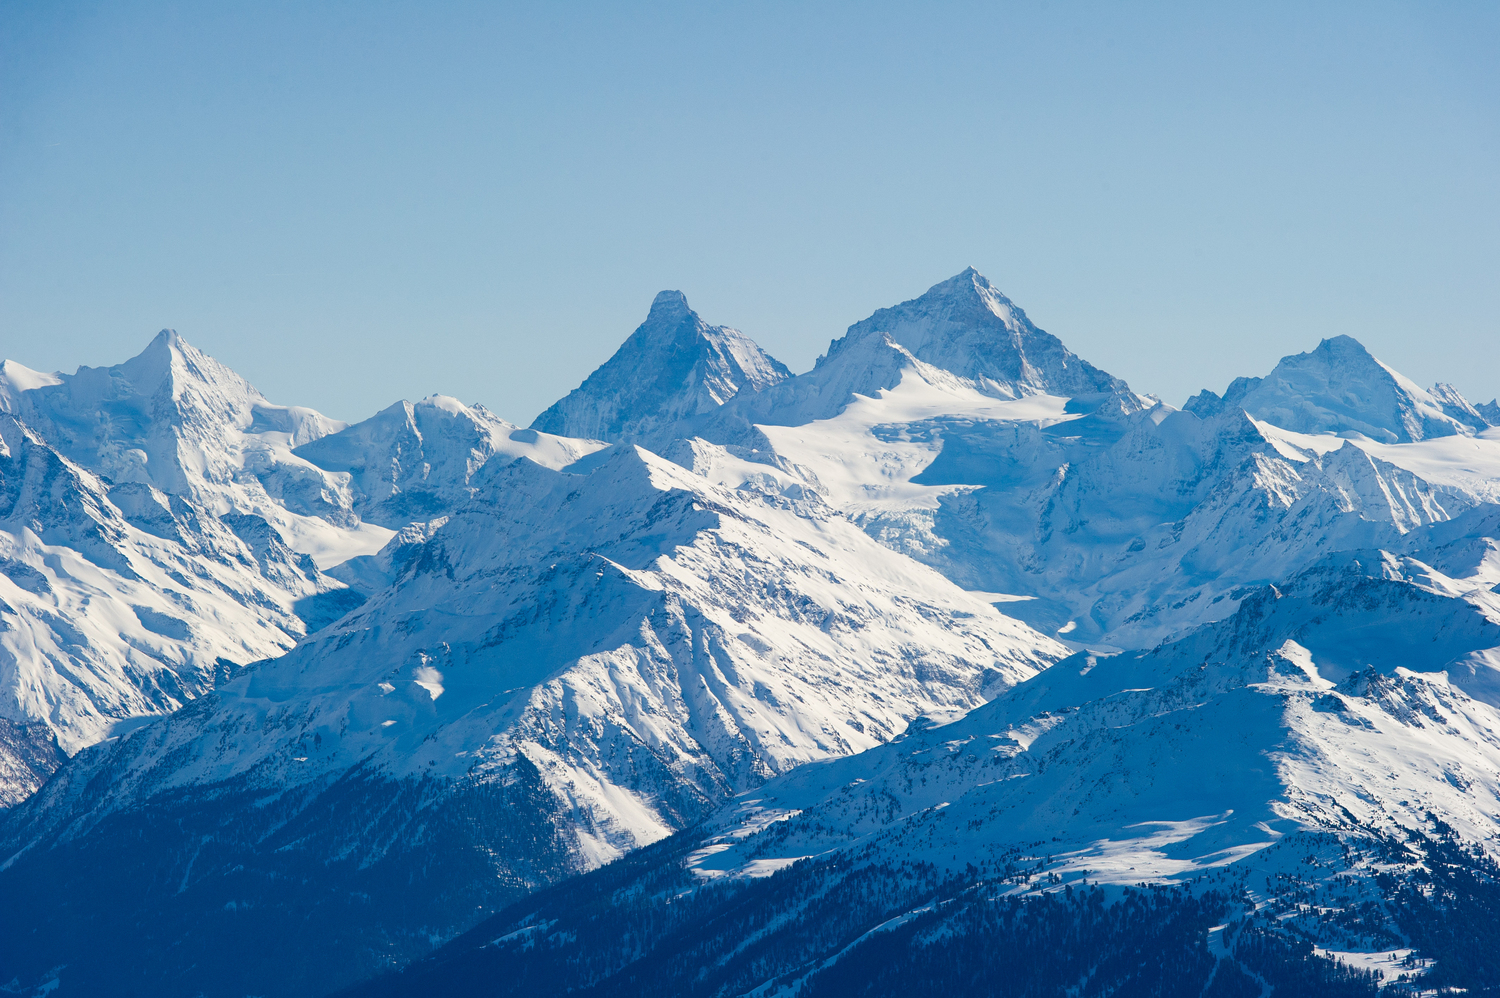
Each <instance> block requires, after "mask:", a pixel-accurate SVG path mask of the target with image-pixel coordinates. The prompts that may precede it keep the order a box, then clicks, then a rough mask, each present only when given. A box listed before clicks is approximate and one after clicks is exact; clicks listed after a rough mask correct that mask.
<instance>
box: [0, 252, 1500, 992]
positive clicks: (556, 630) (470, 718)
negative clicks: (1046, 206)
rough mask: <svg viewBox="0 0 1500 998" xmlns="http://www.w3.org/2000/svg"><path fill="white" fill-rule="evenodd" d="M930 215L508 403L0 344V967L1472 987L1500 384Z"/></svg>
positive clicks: (554, 988)
mask: <svg viewBox="0 0 1500 998" xmlns="http://www.w3.org/2000/svg"><path fill="white" fill-rule="evenodd" d="M1309 346H1310V347H1311V349H1309V350H1308V352H1306V353H1302V354H1297V355H1294V356H1289V357H1285V358H1283V359H1282V360H1281V361H1280V363H1279V364H1277V365H1276V366H1275V368H1274V369H1272V370H1271V371H1270V372H1269V373H1267V374H1265V375H1264V376H1263V377H1243V378H1238V379H1236V380H1235V381H1234V382H1233V383H1232V384H1230V385H1229V386H1227V388H1226V389H1225V390H1224V391H1223V393H1222V394H1221V393H1218V392H1215V391H1212V390H1204V391H1203V392H1200V393H1199V394H1198V395H1195V396H1194V397H1193V398H1192V399H1190V400H1189V401H1188V402H1187V404H1186V405H1185V406H1184V407H1183V408H1182V409H1175V408H1173V407H1171V406H1169V405H1166V404H1164V403H1163V402H1161V401H1160V400H1158V399H1156V398H1155V397H1153V396H1150V395H1142V394H1137V393H1136V392H1135V391H1133V390H1132V389H1131V388H1130V386H1128V385H1127V384H1126V383H1125V382H1123V381H1121V380H1120V379H1119V378H1116V377H1113V376H1112V375H1110V374H1107V373H1106V372H1104V371H1101V370H1099V369H1098V368H1096V367H1094V366H1093V365H1091V364H1089V363H1088V362H1087V361H1085V360H1083V359H1081V358H1079V357H1078V356H1076V355H1075V354H1073V353H1072V352H1071V351H1069V350H1068V349H1067V347H1065V346H1064V345H1063V343H1062V342H1061V341H1059V340H1058V339H1057V338H1056V337H1054V336H1052V335H1050V334H1049V333H1047V332H1045V331H1043V330H1041V329H1039V328H1037V327H1036V326H1035V325H1034V324H1033V323H1032V322H1031V321H1030V320H1029V319H1028V318H1027V317H1026V315H1025V313H1024V312H1023V311H1022V310H1021V309H1020V308H1019V307H1018V306H1016V305H1015V304H1014V303H1012V302H1011V301H1010V300H1009V299H1007V298H1006V297H1005V296H1004V295H1003V294H1001V293H1000V292H999V291H998V290H997V289H996V288H995V287H993V286H992V285H991V284H990V283H989V282H988V281H987V280H986V279H985V278H984V277H983V276H981V275H980V274H978V273H977V272H975V271H973V270H972V269H971V270H966V271H964V272H963V273H961V274H959V275H957V276H956V277H953V278H952V279H950V280H947V281H944V282H943V283H941V284H938V285H936V286H934V287H933V288H931V289H930V290H929V291H927V292H926V293H925V294H923V295H921V296H920V297H918V298H915V299H913V300H910V301H906V302H903V303H901V304H899V305H896V306H894V307H891V308H886V309H881V310H880V311H878V312H876V313H875V314H874V315H872V316H870V317H869V318H868V319H865V320H863V321H861V322H857V323H855V324H854V325H853V326H851V327H849V329H848V331H847V333H846V334H845V335H844V336H842V337H840V338H838V339H835V340H834V341H833V342H832V343H831V344H830V346H829V348H828V351H827V352H826V353H825V354H824V355H823V356H822V357H820V358H819V359H818V361H817V363H816V365H815V366H814V367H813V369H812V370H811V371H808V372H805V373H802V374H796V375H794V374H793V373H792V372H790V371H789V370H788V369H787V368H786V367H785V366H784V365H783V364H781V363H780V362H778V361H777V360H775V359H774V358H772V357H771V356H769V355H768V354H767V353H766V352H765V351H764V350H762V349H761V348H760V347H759V346H758V345H757V344H756V343H755V342H753V341H752V340H751V339H750V338H749V337H747V336H746V335H745V334H743V333H741V332H739V331H738V330H735V329H732V328H729V327H727V326H715V325H710V324H708V323H707V322H705V321H703V320H702V319H700V318H699V316H698V315H697V314H696V313H695V312H693V311H692V309H691V308H690V307H689V305H688V301H687V299H686V298H685V297H684V295H683V294H682V293H680V292H677V291H664V292H662V293H661V294H659V295H657V297H656V299H655V300H654V301H653V302H652V304H651V307H650V311H649V314H648V315H647V317H646V319H645V321H644V322H643V323H642V324H641V326H640V327H639V328H637V329H636V330H635V331H634V332H633V333H632V334H631V335H630V336H629V337H628V338H627V339H626V340H625V342H624V345H623V346H622V347H621V348H620V350H619V351H618V352H617V353H616V354H615V355H614V356H613V357H612V358H610V359H609V360H607V361H606V362H605V363H604V364H603V365H602V366H600V367H599V368H598V369H597V370H596V371H595V372H594V373H593V374H592V375H590V376H589V377H588V378H587V379H586V380H585V381H584V382H583V383H582V384H581V385H580V386H579V387H578V388H577V389H576V390H574V391H573V392H571V393H569V394H568V395H567V396H565V397H564V398H562V399H560V400H558V401H557V402H556V403H555V404H554V405H552V406H551V407H550V408H548V409H547V410H546V411H545V412H544V413H542V415H541V416H539V417H538V418H537V419H536V420H535V422H534V423H533V424H532V425H531V426H530V427H522V426H519V425H516V424H512V423H509V422H507V421H505V420H504V419H501V418H500V417H498V416H496V415H495V414H493V413H491V412H490V411H489V410H487V409H485V408H484V407H482V406H479V405H465V404H463V403H461V402H459V401H458V400H456V399H453V398H449V397H445V396H431V397H428V398H425V399H422V400H421V401H418V402H408V401H401V402H397V403H395V404H394V405H392V406H390V407H389V408H386V409H385V410H383V411H381V412H379V413H377V414H376V415H374V416H372V417H370V418H369V419H367V420H365V421H363V422H360V423H356V424H353V425H346V424H343V423H340V422H338V421H335V420H331V419H328V418H326V417H324V416H322V415H320V414H319V413H317V412H315V411H313V410H311V409H307V408H301V407H296V406H285V405H278V404H274V403H272V402H270V401H268V400H267V399H266V398H264V397H263V396H262V395H261V394H260V392H259V391H257V390H256V389H255V388H254V387H253V386H251V385H250V384H248V383H247V382H246V381H245V380H244V379H243V378H241V377H239V376H238V375H236V374H235V373H234V372H233V371H230V370H229V369H227V368H226V367H224V366H223V365H221V364H219V363H218V362H216V361H215V360H213V359H212V358H210V357H208V356H207V355H205V354H204V353H202V352H201V351H199V350H197V349H196V348H194V347H193V346H191V345H189V344H188V343H187V342H186V341H184V340H183V339H182V338H180V337H179V336H177V334H175V333H173V332H171V331H163V332H162V333H161V334H160V335H158V336H157V337H156V338H155V339H154V340H152V342H151V343H150V344H149V345H148V346H147V347H146V349H145V351H144V352H143V353H141V354H140V355H139V356H137V357H135V358H134V359H131V360H128V361H126V362H124V363H121V364H118V365H116V366H113V367H106V368H87V367H85V368H81V369H79V371H78V372H77V373H75V374H72V375H67V374H60V373H54V374H47V373H41V372H37V371H33V370H31V369H29V368H26V367H24V366H22V365H21V364H19V363H17V362H15V361H9V360H7V361H5V363H4V366H3V368H0V994H14V995H59V996H68V995H153V996H154V995H166V996H178V995H181V996H195V995H209V996H215V998H218V996H225V998H228V996H234V998H238V996H242V995H274V996H291V995H320V994H332V993H344V994H350V995H370V996H374V995H391V996H395V995H434V994H463V995H470V994H472V995H488V994H495V995H517V996H519V995H527V996H546V995H561V994H571V993H578V994H585V995H594V996H603V995H645V994H651V995H725V996H729V995H756V996H771V995H792V994H796V995H803V996H816V995H847V994H860V995H902V996H907V995H925V994H933V995H939V994H941V995H944V996H947V998H952V996H954V995H964V994H985V995H988V994H1007V995H1008V994H1014V995H1018V996H1019V995H1053V994H1055V995H1058V996H1068V998H1085V996H1091V995H1117V994H1118V995H1135V994H1141V995H1146V994H1151V995H1174V996H1175V995H1181V996H1183V998H1206V996H1212V998H1220V996H1231V998H1241V996H1242V998H1267V996H1268V995H1270V994H1272V993H1277V994H1284V995H1285V996H1293V995H1300V994H1303V993H1306V994H1314V993H1316V994H1318V995H1320V996H1327V995H1330V994H1337V995H1365V994H1369V995H1374V994H1377V993H1378V992H1380V991H1386V992H1389V993H1391V994H1392V995H1395V994H1403V995H1405V994H1417V993H1424V992H1425V993H1434V992H1436V993H1443V992H1452V993H1459V992H1463V993H1473V994H1484V993H1491V992H1493V993H1500V865H1497V864H1500V403H1497V402H1493V401H1492V402H1489V403H1479V404H1476V403H1473V402H1471V401H1469V400H1467V399H1465V398H1464V397H1463V396H1462V395H1461V394H1460V393H1459V392H1458V391H1457V390H1456V389H1454V388H1453V387H1452V386H1451V385H1446V384H1438V385H1435V386H1433V387H1432V388H1427V389H1424V388H1422V387H1420V386H1419V385H1417V384H1416V383H1414V382H1412V381H1411V380H1410V379H1408V378H1406V377H1404V376H1403V375H1401V374H1399V373H1398V372H1396V371H1394V370H1392V369H1391V368H1390V367H1388V366H1386V365H1385V364H1383V363H1381V362H1380V361H1379V360H1377V359H1376V358H1375V357H1373V356H1372V355H1371V354H1370V353H1369V352H1368V351H1367V350H1366V349H1365V348H1364V347H1363V346H1362V345H1361V344H1360V343H1359V342H1357V341H1356V340H1354V339H1351V338H1349V337H1347V336H1340V337H1334V338H1331V339H1324V340H1322V341H1321V342H1318V343H1316V344H1314V343H1309Z"/></svg>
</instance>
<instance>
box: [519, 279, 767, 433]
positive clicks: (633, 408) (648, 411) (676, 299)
mask: <svg viewBox="0 0 1500 998" xmlns="http://www.w3.org/2000/svg"><path fill="white" fill-rule="evenodd" d="M788 377H790V374H789V372H788V371H787V369H786V368H785V367H784V366H782V364H781V362H780V361H778V360H776V359H775V358H773V357H772V356H771V355H769V354H767V353H766V352H765V351H764V350H762V349H761V348H760V347H759V346H757V345H756V344H755V343H754V342H753V341H752V340H751V339H750V338H749V337H747V336H745V334H744V333H741V332H740V331H739V330H737V329H730V328H729V327H728V326H710V325H708V324H707V323H705V322H704V321H703V320H702V319H700V318H698V313H696V312H694V311H693V310H692V309H690V308H688V303H687V298H686V297H684V296H683V294H682V292H681V291H663V292H662V293H661V294H659V295H657V296H656V300H655V301H653V302H652V303H651V312H650V314H649V315H647V316H646V321H645V322H643V323H641V325H640V326H639V327H638V328H637V329H636V331H635V332H634V333H631V334H630V338H629V339H627V340H626V341H625V343H624V345H623V346H621V347H620V349H619V350H618V351H616V352H615V355H614V356H613V357H611V358H610V359H609V360H608V361H606V362H605V363H604V364H603V365H601V366H600V368H599V369H598V370H597V371H595V372H594V373H593V374H591V375H589V376H588V378H587V379H586V380H585V381H584V382H583V384H582V385H580V386H578V387H577V388H576V389H574V390H573V391H572V392H570V393H569V394H568V395H567V396H565V397H564V398H562V399H560V400H558V401H557V402H556V403H554V404H553V405H552V406H551V408H549V409H548V410H547V411H546V412H544V413H542V414H541V415H540V416H538V417H537V418H536V421H535V422H533V423H532V424H531V427H532V429H534V430H540V431H542V432H544V433H551V434H556V435H558V436H564V437H583V438H588V439H595V440H609V441H621V440H623V441H631V442H637V443H641V444H644V445H647V446H655V447H659V446H660V445H661V444H662V443H663V442H665V441H670V440H671V439H672V436H671V434H670V428H671V427H672V425H673V424H675V423H676V422H678V421H679V420H682V419H685V418H689V417H692V416H697V415H699V414H701V413H705V412H709V411H711V410H714V409H717V408H718V407H719V406H720V405H722V404H723V403H725V402H727V401H729V400H730V399H731V398H734V397H735V396H736V395H737V394H739V393H740V392H741V391H747V390H748V391H759V390H761V389H765V388H769V387H771V386H772V385H776V384H779V383H780V382H782V381H785V380H786V379H787V378H788ZM664 431H666V435H664Z"/></svg>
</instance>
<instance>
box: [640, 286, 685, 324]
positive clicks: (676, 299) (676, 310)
mask: <svg viewBox="0 0 1500 998" xmlns="http://www.w3.org/2000/svg"><path fill="white" fill-rule="evenodd" d="M690 311H692V310H691V309H690V308H688V300H687V295H685V294H683V293H682V292H681V291H662V292H660V293H658V294H657V296H656V297H655V298H653V299H652V300H651V314H650V316H649V317H648V318H647V321H648V322H649V321H650V320H651V319H666V318H673V317H677V316H683V315H687V314H688V313H689V312H690Z"/></svg>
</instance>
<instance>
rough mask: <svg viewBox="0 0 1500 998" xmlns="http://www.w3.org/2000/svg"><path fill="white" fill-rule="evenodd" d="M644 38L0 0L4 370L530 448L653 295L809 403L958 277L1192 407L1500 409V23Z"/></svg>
mask: <svg viewBox="0 0 1500 998" xmlns="http://www.w3.org/2000/svg"><path fill="white" fill-rule="evenodd" d="M544 7H545V8H546V9H542V8H544ZM633 7H635V5H626V4H614V5H604V4H597V5H596V4H575V5H562V4H554V5H542V4H533V5H527V6H526V7H520V6H516V7H511V6H507V5H503V4H494V3H475V4H466V3H442V2H423V3H403V4H393V3H377V2H370V0H362V2H352V3H319V4H306V3H279V2H274V0H257V2H254V3H233V2H223V3H220V2H214V3H206V2H194V3H176V4H172V3H163V4H150V3H132V2H113V3H70V2H65V0H48V2H36V3H31V2H24V0H0V354H4V355H5V356H9V357H12V358H14V359H16V360H19V361H21V362H22V363H25V364H27V365H29V366H32V367H37V368H42V369H46V370H51V369H64V370H72V369H73V368H74V367H76V366H77V365H79V364H81V363H87V364H91V365H99V364H107V363H114V362H117V361H119V360H122V359H124V358H125V357H128V356H130V355H132V354H134V353H136V352H138V351H139V350H140V349H141V348H142V347H143V346H144V345H145V344H146V342H147V341H148V340H149V339H150V338H151V336H152V335H153V334H154V333H155V332H156V331H157V330H158V329H160V328H162V327H164V326H172V327H174V328H176V329H177V330H178V331H179V332H181V333H182V334H183V335H184V336H185V337H186V338H187V339H188V340H189V341H191V342H193V343H196V344H198V345H199V346H201V347H203V348H204V349H206V350H208V351H209V352H210V353H212V354H214V355H215V356H217V357H219V358H220V359H221V360H223V361H225V362H226V363H228V364H230V365H231V366H233V367H235V368H236V369H238V370H239V371H241V372H242V373H243V374H245V375H246V376H247V377H249V378H250V379H251V380H252V381H253V382H255V383H256V384H257V385H258V386H259V387H260V388H261V389H262V390H263V391H264V392H265V393H266V394H267V395H268V396H269V397H270V398H272V399H273V400H275V401H279V402H285V403H294V404H303V405H312V406H315V407H317V408H320V409H322V410H324V411H325V412H327V413H328V414H329V415H332V416H336V417H339V418H342V419H348V420H354V419H359V418H363V417H364V416H366V415H369V414H370V413H372V412H374V411H375V410H377V409H379V408H381V407H383V406H385V405H387V404H389V403H391V402H393V401H395V400H396V399H398V398H402V397H406V398H417V397H420V396H422V395H425V394H428V393H431V392H443V393H446V394H452V395H457V396H459V397H461V398H463V399H464V400H465V401H479V402H483V403H485V404H486V405H488V406H489V407H490V408H492V409H494V410H495V411H496V412H498V413H499V414H500V415H502V416H505V417H506V418H509V419H512V420H515V421H517V422H521V423H526V422H529V421H530V419H531V418H532V417H533V416H534V415H535V414H536V413H537V412H538V411H539V410H541V409H542V408H543V407H544V406H546V405H547V404H548V403H550V402H551V401H552V400H553V399H554V398H556V397H558V396H560V395H562V394H563V393H565V392H566V391H568V390H569V389H571V388H572V387H573V386H575V385H576V384H577V383H578V382H579V381H580V380H581V379H582V378H583V377H584V376H585V375H587V374H588V372H589V371H590V370H592V369H593V368H594V367H595V366H597V365H598V364H599V363H601V362H602V361H603V360H604V359H605V358H606V357H607V356H608V355H609V353H610V352H611V351H612V350H613V349H614V348H615V347H616V346H617V345H618V343H619V342H620V341H621V340H622V339H623V338H624V337H625V336H626V335H628V333H629V332H630V330H631V329H633V328H634V327H635V326H636V325H637V324H638V323H639V322H640V321H641V319H642V318H644V316H645V312H646V309H647V307H648V305H649V303H650V301H651V298H652V296H653V295H654V294H655V293H656V292H657V291H659V290H661V289H663V288H678V289H681V290H683V291H684V292H686V294H687V296H688V300H689V301H690V302H691V303H692V305H693V306H694V307H695V308H696V309H697V310H698V311H699V313H700V314H701V315H703V317H704V318H705V319H707V320H709V321H710V322H716V323H725V324H729V325H733V326H736V327H738V328H740V329H743V330H744V331H745V332H747V333H748V334H749V335H751V336H753V337H755V338H756V339H758V340H759V341H760V342H761V343H762V344H763V345H764V346H765V347H766V348H767V349H769V350H770V351H771V352H772V353H773V354H775V355H776V356H778V357H779V358H781V359H782V360H783V361H785V362H786V363H787V364H788V365H789V366H790V367H792V369H793V370H804V369H806V368H808V367H810V366H811V364H812V361H813V359H814V358H815V357H816V356H817V355H818V354H820V353H821V352H823V350H824V349H825V348H826V347H827V344H828V341H829V340H830V339H831V338H833V337H835V336H838V335H840V334H841V333H842V332H843V330H844V328H845V327H846V326H848V325H849V324H850V323H852V322H855V321H857V320H858V319H861V318H863V317H864V316H866V315H868V314H869V313H870V312H871V311H873V310H874V309H876V308H878V307H880V306H883V305H888V304H893V303H895V302H897V301H900V300H903V299H905V298H910V297H912V296H914V295H916V294H919V293H920V292H922V291H923V290H925V289H926V288H927V287H928V286H929V285H931V284H933V283H935V282H937V281H939V280H941V279H943V278H946V277H948V276H950V275H952V274H954V273H956V272H958V271H959V270H961V269H962V268H963V267H965V266H968V265H970V264H972V265H974V266H976V267H978V268H979V269H980V270H981V271H983V272H984V273H985V274H986V275H987V276H989V277H990V278H991V279H992V280H993V281H994V282H995V283H996V284H997V285H999V286H1000V287H1001V288H1003V289H1004V290H1005V291H1006V293H1007V294H1009V295H1010V296H1011V297H1012V298H1013V299H1015V300H1016V301H1017V303H1019V304H1020V305H1021V306H1022V307H1024V308H1025V309H1026V310H1027V311H1028V313H1029V314H1030V315H1031V317H1032V318H1033V319H1034V320H1035V321H1036V322H1037V323H1038V324H1039V325H1041V326H1043V327H1044V328H1046V329H1048V330H1050V331H1051V332H1054V333H1056V334H1057V335H1059V336H1061V337H1062V338H1063V340H1064V341H1065V342H1067V343H1068V344H1069V345H1070V346H1072V347H1073V348H1074V349H1075V350H1076V351H1077V352H1078V353H1080V354H1082V355H1083V356H1085V357H1087V358H1088V359H1089V360H1091V361H1093V362H1094V363H1096V364H1098V365H1099V366H1101V367H1103V368H1105V369H1107V370H1109V371H1111V372H1112V373H1114V374H1117V375H1119V376H1121V377H1124V378H1126V379H1127V380H1128V381H1129V382H1130V383H1131V385H1132V386H1133V387H1135V388H1136V389H1137V390H1140V391H1151V392H1156V393H1158V394H1160V395H1162V396H1163V397H1164V398H1165V399H1166V400H1167V401H1169V402H1172V403H1174V404H1180V403H1181V402H1182V401H1183V399H1185V398H1186V396H1187V395H1188V394H1190V393H1191V392H1192V391H1194V390H1196V389H1198V388H1199V387H1203V386H1210V387H1213V388H1215V389H1217V390H1222V389H1223V387H1224V386H1225V384H1226V383H1227V382H1228V381H1229V380H1230V379H1231V378H1232V377H1234V376H1235V375H1238V374H1264V373H1265V372H1266V371H1267V370H1269V369H1270V367H1271V366H1272V365H1273V364H1274V363H1275V361H1276V359H1277V358H1278V357H1279V356H1281V355H1282V354H1284V353H1289V352H1296V351H1301V350H1305V349H1310V348H1311V347H1312V346H1314V345H1315V344H1316V343H1317V341H1318V339H1319V338H1320V337H1322V336H1327V335H1333V334H1337V333H1348V334H1351V335H1353V336H1356V337H1358V338H1359V339H1360V340H1362V341H1363V342H1364V343H1365V344H1366V345H1367V346H1369V347H1370V348H1371V349H1372V350H1373V351H1374V352H1375V353H1376V354H1377V355H1378V356H1380V357H1381V358H1382V359H1384V360H1386V361H1387V362H1388V363H1391V364H1393V365H1394V366H1396V367H1397V368H1399V369H1401V370H1402V371H1404V372H1405V373H1407V374H1409V375H1410V376H1412V377H1414V378H1416V379H1417V380H1418V381H1420V382H1422V383H1424V384H1430V383H1431V382H1432V381H1434V380H1438V379H1443V380H1450V381H1452V382H1454V383H1456V384H1457V385H1458V386H1459V387H1460V388H1461V389H1462V390H1463V391H1464V392H1465V393H1466V394H1469V395H1470V396H1471V397H1474V398H1475V399H1476V400H1481V399H1489V398H1490V397H1492V396H1494V395H1495V394H1497V393H1500V321H1497V316H1500V284H1497V275H1500V5H1497V4H1494V3H1483V4H1480V3H1472V4H1466V3H1424V4H1393V3H1379V2H1359V3H1349V4H1338V3H1315V4H1306V3H1288V4H1274V3H1254V4H1238V5H1229V4H1187V3H1184V4H1181V5H1149V4H1140V3H1102V4H1067V3H1056V2H1052V3H1037V2H1030V3H1015V4H996V5H978V4H960V3H954V4H940V3H924V4H889V5H885V4H874V3H863V4H847V5H834V4H811V5H809V4H775V3H756V4H719V3H711V4H705V3H688V4H682V5H657V6H641V7H640V8H639V9H631V8H633ZM1231 8H1237V9H1231Z"/></svg>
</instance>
